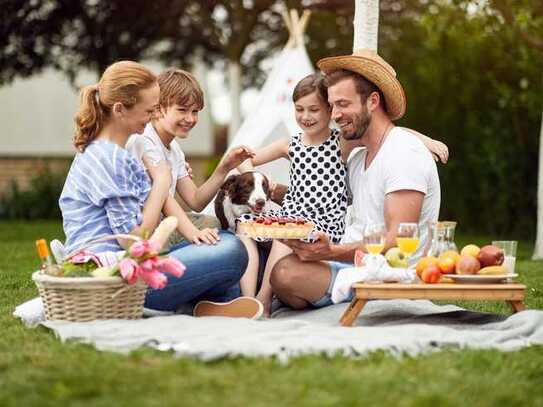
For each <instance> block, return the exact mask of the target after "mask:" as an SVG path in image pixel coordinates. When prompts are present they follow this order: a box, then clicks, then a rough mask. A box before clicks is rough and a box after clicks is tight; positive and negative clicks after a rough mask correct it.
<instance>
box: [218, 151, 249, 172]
mask: <svg viewBox="0 0 543 407" xmlns="http://www.w3.org/2000/svg"><path fill="white" fill-rule="evenodd" d="M254 156H255V153H254V151H253V150H251V149H250V148H249V147H247V146H238V147H236V148H233V149H232V150H230V151H229V152H228V153H227V154H226V155H225V156H224V157H223V159H222V160H221V162H220V163H219V166H218V169H221V170H222V171H224V172H225V173H228V172H230V171H231V170H233V169H234V168H236V167H238V166H239V165H241V163H243V162H244V161H245V160H248V159H250V158H253V157H254Z"/></svg>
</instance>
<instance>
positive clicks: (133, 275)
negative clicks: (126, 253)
mask: <svg viewBox="0 0 543 407" xmlns="http://www.w3.org/2000/svg"><path fill="white" fill-rule="evenodd" d="M119 270H120V271H121V276H122V277H123V278H124V279H125V280H126V282H127V283H128V284H135V283H136V281H138V276H139V274H140V273H141V270H140V268H139V267H138V263H136V261H135V260H134V259H129V258H124V259H122V260H121V261H120V262H119Z"/></svg>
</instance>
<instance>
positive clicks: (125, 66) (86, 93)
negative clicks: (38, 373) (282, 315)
mask: <svg viewBox="0 0 543 407" xmlns="http://www.w3.org/2000/svg"><path fill="white" fill-rule="evenodd" d="M159 95H160V89H159V86H158V83H157V78H156V76H155V75H154V74H153V73H152V72H151V71H149V70H148V69H147V68H145V67H144V66H143V65H141V64H138V63H136V62H132V61H121V62H117V63H114V64H113V65H111V66H109V67H108V68H107V69H106V70H105V72H104V73H103V75H102V77H101V78H100V81H99V82H98V83H97V84H95V85H90V86H87V87H85V88H83V89H82V91H81V97H80V105H79V110H78V112H77V114H76V117H75V123H76V131H75V137H74V145H75V147H76V149H77V150H78V153H77V154H76V156H75V158H74V161H73V163H72V166H71V168H70V171H69V173H68V176H67V178H66V182H65V185H64V189H63V191H62V194H61V197H60V200H59V205H60V209H61V211H62V217H63V226H64V232H65V234H66V250H67V252H71V251H73V250H75V249H77V248H79V247H81V246H82V245H83V244H85V243H87V242H89V241H92V240H94V239H96V238H98V237H102V236H104V235H110V234H134V235H142V234H143V233H144V232H147V233H150V232H152V231H153V230H154V228H155V227H156V226H157V224H158V222H159V221H160V218H161V212H162V208H163V205H164V202H165V200H166V198H167V196H168V190H169V187H170V185H169V179H170V178H171V177H170V176H169V169H168V168H167V166H166V165H165V164H164V163H162V164H161V165H160V164H159V165H158V166H154V165H152V164H150V163H147V162H144V164H145V165H146V168H144V167H143V166H141V164H140V163H139V162H138V161H137V160H136V158H135V157H134V156H132V155H131V154H130V153H129V152H128V151H127V150H126V149H125V145H126V142H127V140H128V138H129V136H130V135H131V134H134V133H142V132H143V130H144V128H145V125H146V124H147V123H148V122H149V120H150V119H151V117H152V115H153V113H154V112H155V109H156V106H157V105H158V102H159ZM244 154H245V152H240V156H239V157H238V159H237V160H234V161H235V162H232V165H233V166H234V167H235V166H237V165H239V164H240V163H241V162H242V161H243V160H245V159H246V158H247V157H246V156H245V155H244ZM146 170H147V171H146ZM149 176H150V177H151V178H152V180H153V182H152V183H151V179H150V178H149ZM127 246H128V242H127V241H126V240H124V239H120V240H118V241H107V242H104V243H102V244H100V245H97V246H93V250H94V251H96V252H106V251H113V252H116V251H121V250H123V249H126V248H127ZM169 254H170V255H171V256H173V257H175V258H177V259H178V260H180V261H181V262H183V263H184V264H185V266H186V267H187V270H186V272H185V274H184V275H183V276H182V277H181V278H175V277H172V276H168V279H169V281H168V284H167V286H166V287H165V288H164V289H162V290H153V289H150V290H149V291H148V292H147V296H146V306H147V307H149V308H153V309H158V310H163V311H175V310H177V308H178V307H179V306H181V305H182V304H186V303H194V302H196V301H198V300H202V299H205V300H214V301H229V300H232V299H234V298H236V297H238V296H239V284H238V282H239V279H240V278H241V275H242V274H243V271H244V270H245V267H246V265H247V252H246V250H245V248H244V246H243V245H242V244H241V243H240V241H239V240H238V239H237V238H236V237H235V236H234V235H232V234H229V233H221V236H220V241H219V242H218V244H217V245H214V246H208V245H203V246H196V245H193V244H190V243H188V242H185V243H184V244H180V245H177V246H175V247H173V248H172V249H171V251H170V253H169ZM243 301H245V303H244V302H243ZM240 304H241V305H242V306H240ZM243 305H246V306H245V307H244V306H243ZM218 307H219V308H221V309H218V308H216V307H211V308H210V307H201V308H202V309H204V308H205V309H212V310H216V312H218V313H221V314H223V315H231V316H250V317H252V316H254V315H255V314H256V313H257V311H258V309H257V308H258V304H257V303H255V302H254V301H249V300H245V299H243V298H242V299H241V303H240V301H238V304H234V305H232V304H226V305H223V306H222V307H221V306H220V305H218ZM255 307H256V308H255ZM229 310H231V311H232V312H229Z"/></svg>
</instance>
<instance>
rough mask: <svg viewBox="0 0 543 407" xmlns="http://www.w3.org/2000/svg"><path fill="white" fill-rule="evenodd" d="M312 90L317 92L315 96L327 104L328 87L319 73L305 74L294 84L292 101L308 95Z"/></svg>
mask: <svg viewBox="0 0 543 407" xmlns="http://www.w3.org/2000/svg"><path fill="white" fill-rule="evenodd" d="M313 92H317V96H318V97H319V99H321V100H322V101H323V102H324V104H325V105H326V106H328V89H327V88H326V86H325V84H324V76H322V74H320V73H312V74H311V75H307V76H306V77H305V78H303V79H302V80H301V81H300V82H298V83H297V84H296V87H295V88H294V91H293V92H292V101H293V102H294V103H296V102H297V101H298V100H299V99H301V98H303V97H304V96H307V95H310V94H312V93H313Z"/></svg>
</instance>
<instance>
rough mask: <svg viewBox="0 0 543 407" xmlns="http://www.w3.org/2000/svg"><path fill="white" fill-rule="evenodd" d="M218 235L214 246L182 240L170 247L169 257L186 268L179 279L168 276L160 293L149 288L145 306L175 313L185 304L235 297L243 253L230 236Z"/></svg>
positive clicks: (231, 235) (242, 270)
mask: <svg viewBox="0 0 543 407" xmlns="http://www.w3.org/2000/svg"><path fill="white" fill-rule="evenodd" d="M220 236H221V240H220V241H219V242H218V243H217V244H216V245H206V244H202V245H200V246H197V245H195V244H191V243H189V242H186V241H183V242H182V243H179V244H178V245H176V246H174V247H172V249H171V250H170V252H169V256H172V257H175V258H176V259H178V260H180V261H181V262H182V263H183V264H184V265H185V267H186V268H187V269H186V270H185V273H184V274H183V275H182V276H181V277H180V278H176V277H173V276H170V275H168V284H167V285H166V287H164V288H163V289H162V290H153V289H149V290H148V291H147V295H146V298H145V307H147V308H152V309H156V310H161V311H175V310H177V308H179V306H180V305H182V304H186V303H195V302H197V301H200V300H212V301H219V302H223V301H230V300H232V299H234V298H237V297H239V296H240V289H239V280H240V278H241V276H243V273H244V272H245V269H246V267H247V261H248V256H247V250H246V249H245V246H244V245H243V243H241V241H240V240H239V239H238V238H237V237H236V236H234V235H233V234H232V233H229V232H224V231H221V232H220Z"/></svg>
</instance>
